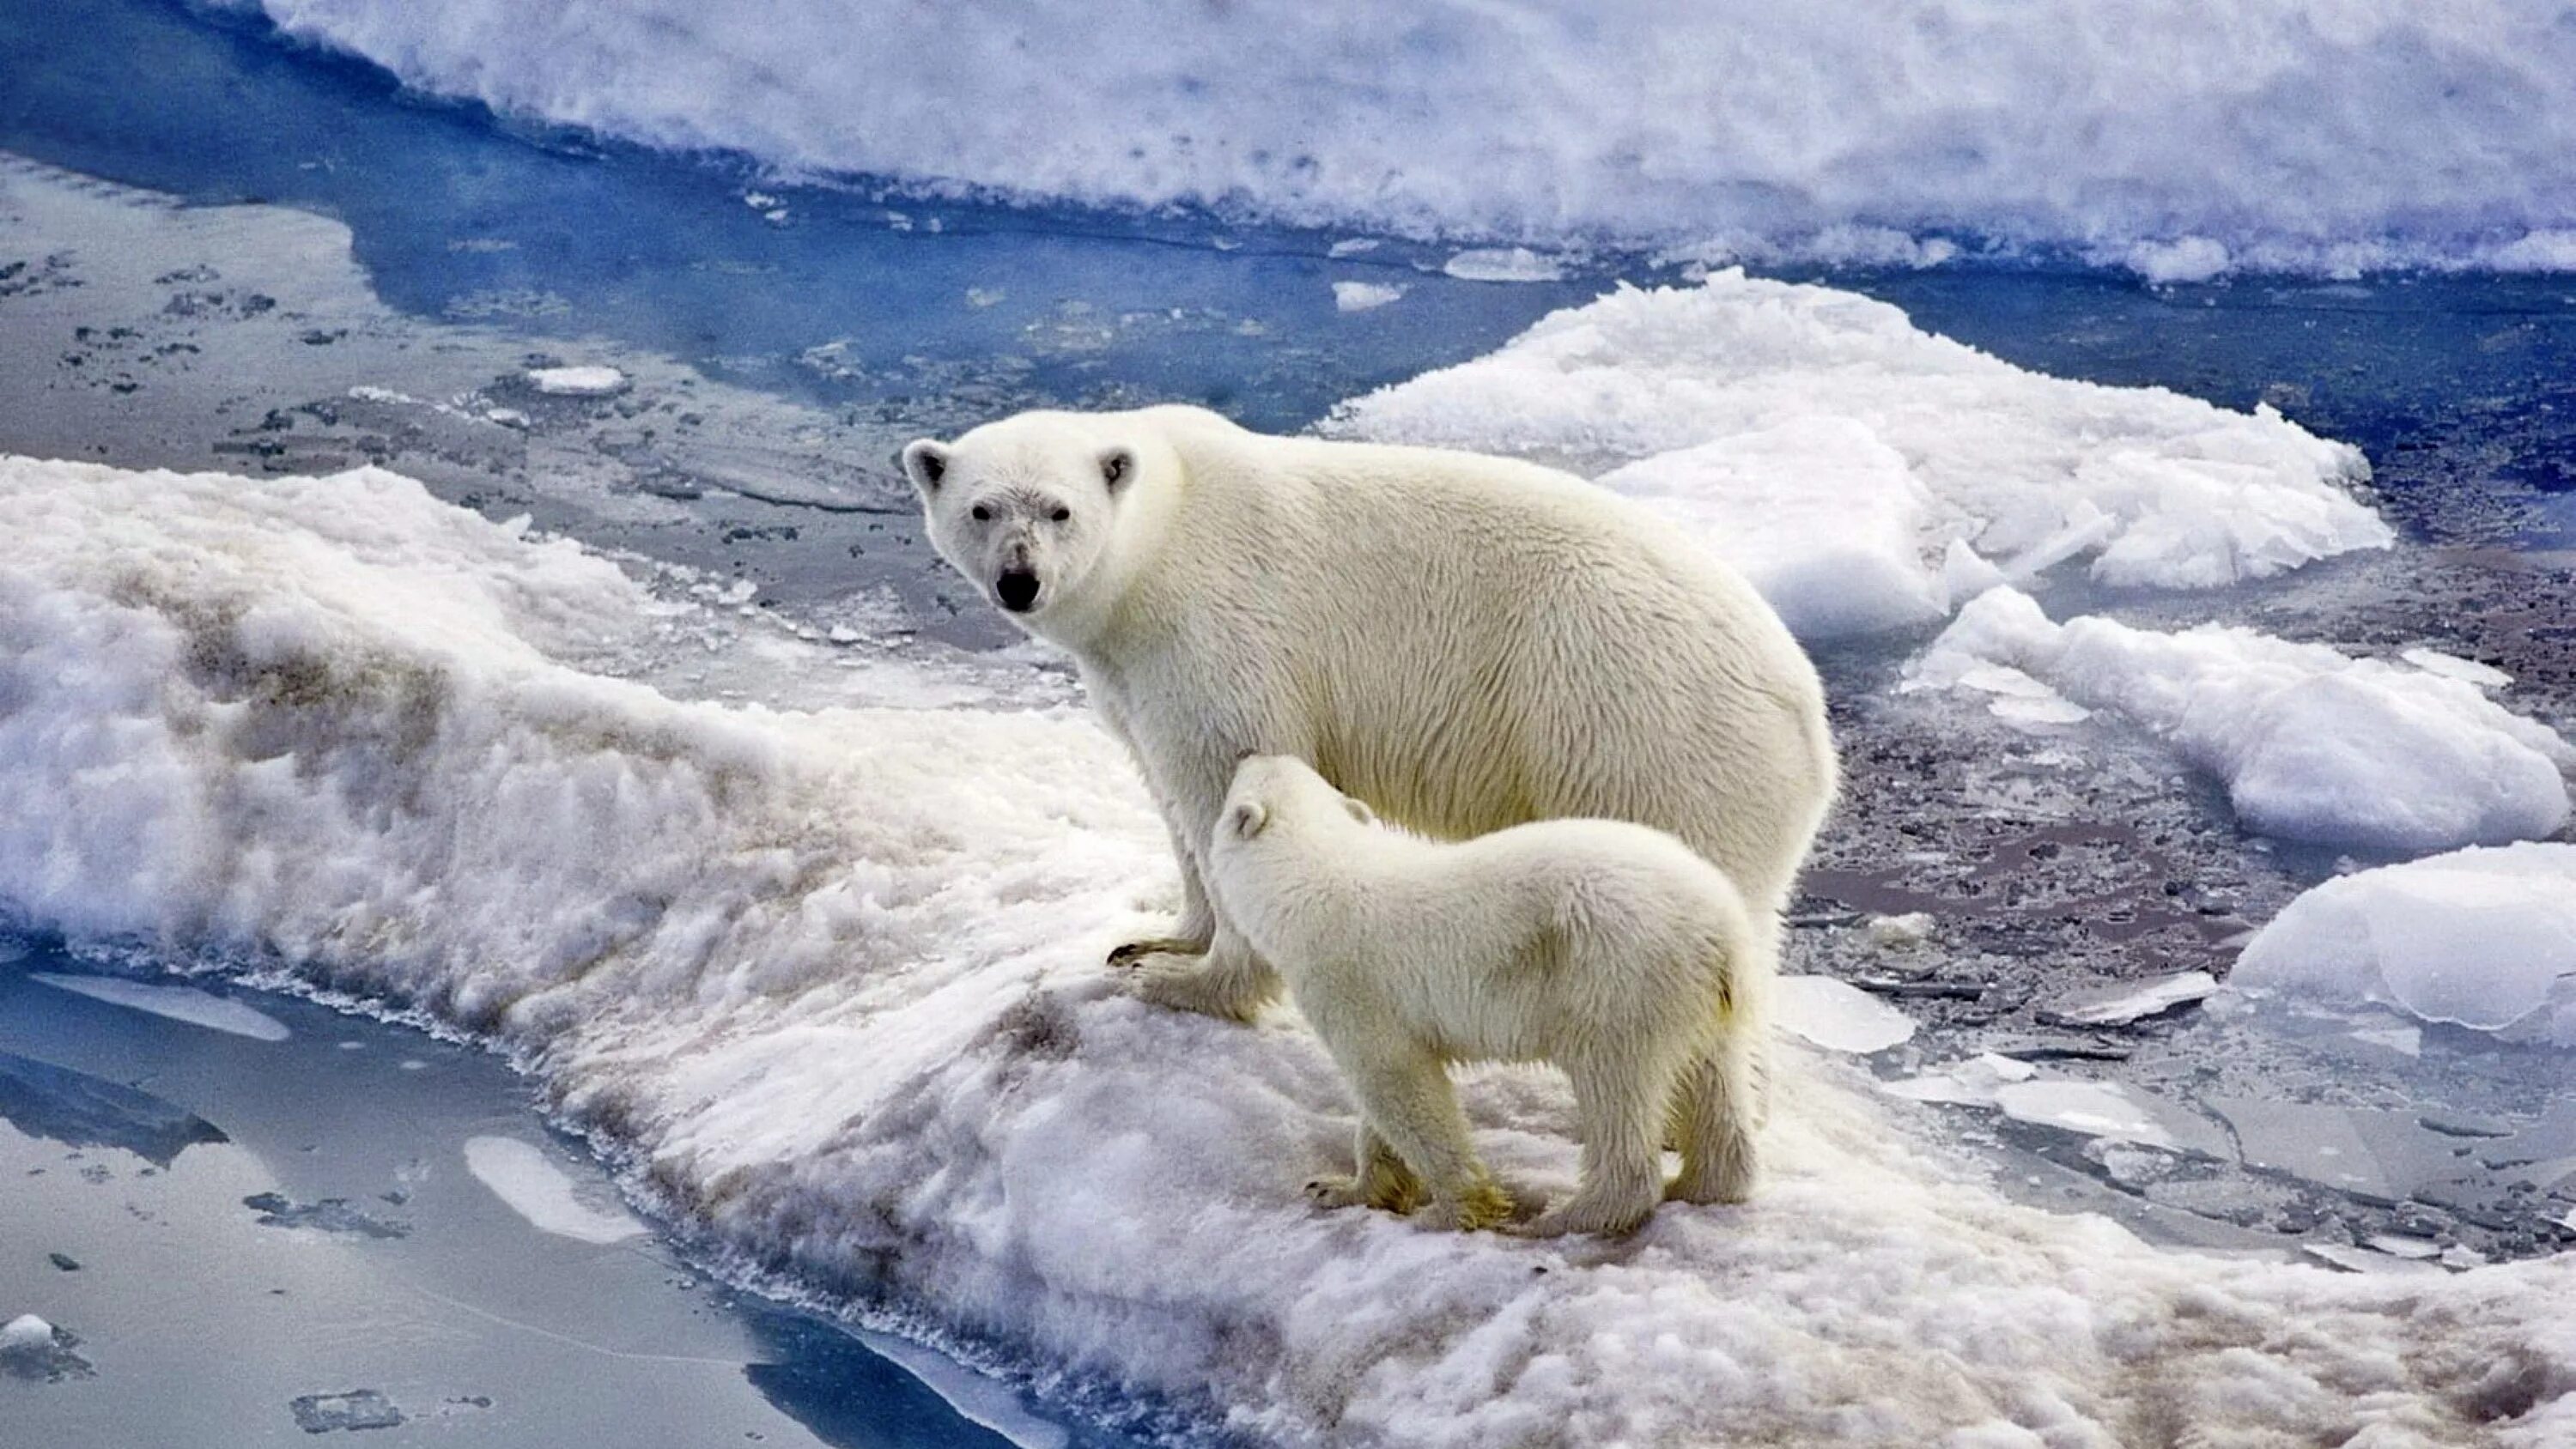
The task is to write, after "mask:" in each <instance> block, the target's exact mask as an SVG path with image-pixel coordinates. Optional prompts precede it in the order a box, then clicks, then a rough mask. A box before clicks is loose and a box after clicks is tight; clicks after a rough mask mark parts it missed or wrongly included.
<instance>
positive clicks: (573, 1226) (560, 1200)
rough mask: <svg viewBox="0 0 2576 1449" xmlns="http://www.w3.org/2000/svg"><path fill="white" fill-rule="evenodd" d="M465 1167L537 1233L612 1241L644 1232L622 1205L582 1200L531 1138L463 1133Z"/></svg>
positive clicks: (584, 1240)
mask: <svg viewBox="0 0 2576 1449" xmlns="http://www.w3.org/2000/svg"><path fill="white" fill-rule="evenodd" d="M465 1168H466V1170H467V1171H468V1172H471V1173H473V1174H474V1180H475V1181H477V1182H480V1183H482V1184H483V1185H484V1186H485V1187H488V1188H490V1189H491V1190H492V1195H493V1196H494V1197H497V1198H499V1199H500V1200H501V1201H502V1202H503V1203H504V1204H506V1205H507V1206H508V1207H509V1209H510V1211H512V1212H514V1213H517V1214H518V1215H519V1216H521V1217H523V1218H525V1219H527V1220H528V1222H529V1224H530V1225H531V1226H533V1227H535V1228H536V1229H537V1230H538V1231H539V1232H544V1233H552V1234H554V1235H555V1236H557V1237H560V1238H571V1239H573V1240H574V1241H576V1242H583V1243H616V1242H623V1241H625V1240H626V1239H628V1238H634V1237H641V1236H643V1233H644V1225H643V1224H642V1223H639V1222H637V1221H635V1219H634V1218H632V1217H630V1216H628V1215H627V1214H626V1213H625V1212H624V1211H623V1210H622V1209H621V1210H615V1211H612V1210H608V1209H603V1208H597V1207H593V1206H591V1205H590V1204H588V1203H585V1202H583V1201H581V1200H580V1198H579V1197H578V1196H576V1195H575V1192H574V1187H573V1180H572V1178H571V1177H570V1176H569V1175H568V1174H566V1173H565V1172H564V1170H563V1169H562V1168H560V1167H558V1166H556V1165H555V1164H554V1162H553V1161H552V1160H551V1159H550V1158H548V1157H547V1156H546V1154H545V1152H544V1150H543V1149H541V1148H539V1147H537V1146H536V1145H535V1144H533V1143H528V1142H522V1141H520V1140H519V1139H517V1138H515V1137H470V1138H467V1139H466V1142H465Z"/></svg>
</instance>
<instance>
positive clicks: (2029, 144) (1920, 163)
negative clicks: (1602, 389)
mask: <svg viewBox="0 0 2576 1449" xmlns="http://www.w3.org/2000/svg"><path fill="white" fill-rule="evenodd" d="M213 3H217V4H223V5H228V6H233V7H238V8H245V9H249V8H257V9H262V10H264V11H265V12H266V13H267V14H268V15H269V16H271V17H273V18H274V19H275V20H276V21H277V23H278V24H279V25H280V26H282V27H283V28H284V29H285V30H286V31H287V32H288V33H289V34H290V35H293V36H295V37H297V38H299V39H304V40H309V41H315V42H319V43H322V44H326V45H331V46H335V47H338V48H340V49H343V50H346V51H350V52H354V53H356V54H358V55H361V56H365V57H367V58H368V59H370V60H373V61H375V62H376V63H377V64H379V65H382V66H385V67H387V68H388V69H390V70H391V71H393V73H394V74H395V75H396V76H397V77H399V78H400V79H401V80H402V81H403V82H404V83H406V84H408V85H411V86H415V87H418V88H420V89H421V90H424V91H428V92H431V93H435V94H440V95H450V96H461V97H464V98H467V99H470V100H475V101H480V102H483V103H485V104H488V105H490V106H492V107H494V108H495V109H497V110H500V111H503V112H505V113H515V114H520V115H533V116H535V117H538V118H541V119H543V120H546V121H550V122H555V123H560V124H569V125H575V126H584V127H591V128H594V129H597V130H600V131H604V132H608V133H611V134H614V135H618V136H622V137H626V138H628V139H631V140H637V141H641V142H644V143H646V144H648V145H657V146H664V147H671V148H678V149H684V150H692V151H695V150H705V149H710V148H715V149H723V150H729V151H735V152H742V153H748V154H749V155H750V156H752V157H754V158H756V159H757V160H759V161H760V162H763V163H766V164H768V165H770V166H774V167H782V168H786V169H788V170H789V171H791V172H792V171H808V172H810V171H817V170H820V171H827V172H828V171H838V172H852V173H863V174H866V175H868V176H871V177H892V178H895V179H897V180H898V181H902V182H909V183H911V184H912V185H913V186H914V187H917V188H919V189H922V190H924V191H926V192H929V193H931V194H934V195H937V194H954V193H955V192H956V191H957V190H959V189H961V188H962V189H965V190H968V191H984V192H989V191H1000V192H1002V193H1005V194H1008V195H1012V196H1018V197H1050V198H1069V199H1072V200H1076V201H1084V202H1092V203H1098V204H1105V205H1111V206H1116V207H1120V208H1145V209H1152V208H1156V207H1161V206H1166V205H1169V204H1173V203H1181V204H1192V203H1195V204H1198V205H1202V206H1212V207H1217V208H1221V209H1224V210H1226V211H1228V212H1239V211H1249V212H1253V213H1256V214H1259V215H1263V216H1268V217H1273V218H1280V219H1285V220H1290V221H1295V222H1301V223H1313V224H1317V225H1323V226H1341V227H1359V228H1367V229H1392V230H1399V231H1405V232H1416V233H1446V234H1452V235H1458V236H1461V237H1477V238H1485V237H1492V238H1518V239H1520V240H1522V241H1528V242H1532V243H1533V244H1536V243H1537V242H1539V241H1545V240H1555V239H1559V238H1562V237H1564V236H1567V235H1569V234H1571V235H1578V236H1591V237H1600V238H1604V239H1610V240H1625V241H1640V242H1645V243H1648V244H1656V245H1661V244H1690V245H1691V246H1692V248H1693V250H1695V251H1696V252H1698V253H1699V254H1702V255H1716V256H1731V257H1739V258H1748V259H1754V260H1763V261H1825V262H1852V263H1859V264H1865V265H1866V264H1878V265H1887V264H1897V265H1908V264H1921V263H1923V262H1925V261H1932V260H1938V259H1940V258H1942V257H1945V256H1949V255H1954V254H1956V253H1957V252H1958V251H1960V250H1961V248H1960V247H1959V246H1958V245H1957V244H1956V243H1955V242H1953V241H1952V240H1950V239H1949V238H1950V237H1951V236H1953V235H1962V236H1973V237H1978V238H1983V239H1986V240H1991V241H1997V242H2002V243H2006V244H2013V243H2039V244H2045V245H2049V246H2052V247H2055V248H2057V249H2060V250H2072V251H2075V252H2077V253H2079V254H2082V255H2084V256H2087V257H2090V258H2093V259H2096V260H2099V261H2102V262H2107V263H2110V264H2114V265H2127V266H2131V267H2135V268H2137V269H2138V270H2139V271H2140V272H2141V273H2142V274H2144V275H2146V276H2148V277H2150V278H2152V279H2155V280H2157V281H2160V282H2184V281H2192V280H2198V279H2203V278H2207V277H2211V276H2214V275H2217V274H2218V273H2220V272H2222V271H2226V270H2229V269H2231V268H2238V267H2253V268H2281V267H2290V268H2300V269H2307V270H2313V271H2325V272H2347V271H2356V270H2360V269H2365V268H2373V267H2398V266H2418V265H2425V264H2435V265H2488V266H2500V267H2516V266H2518V267H2541V268H2548V267H2553V266H2554V267H2558V268H2567V267H2569V266H2570V265H2571V258H2576V234H2571V231H2570V229H2571V228H2576V201H2571V199H2570V198H2571V197H2576V147H2571V146H2570V145H2569V144H2568V140H2569V137H2570V136H2571V134H2576V80H2571V79H2570V77H2571V76H2576V40H2571V39H2570V37H2569V34H2568V31H2567V28H2566V27H2565V25H2564V24H2563V23H2561V22H2560V21H2559V20H2558V18H2557V12H2556V11H2554V10H2553V9H2552V8H2551V7H2550V6H2547V5H2512V4H2483V3H2482V4H2453V5H2389V4H2338V3H2332V0H2248V3H2245V4H2240V5H2235V6H2231V7H2229V8H2228V9H2227V11H2226V12H2225V14H2224V15H2222V16H2218V17H2215V18H2213V17H2211V16H2210V15H2208V14H2205V13H2202V12H2200V11H2198V10H2194V9H2190V8H2181V7H2164V6H2144V7H2125V6H2115V7H2109V8H2104V7H2100V6H2091V5H2077V4H2062V3H2061V4H2051V5H2011V6H1997V5H1995V4H1993V3H1991V0H1928V3H1905V0H1856V3H1852V4H1845V5H1834V6H1822V7H1819V6H1805V5H1787V4H1762V5H1723V6H1673V5H1668V4H1656V3H1651V0H1600V3H1590V4H1582V5H1575V4H1562V3H1559V4H1543V5H1515V6H1508V7H1499V8H1498V7H1492V6H1483V5H1460V6H1438V7H1428V8H1421V7H1409V8H1406V9H1404V10H1402V11H1399V12H1393V13H1390V12H1387V11H1384V10H1381V9H1379V8H1376V7H1370V6H1364V5H1360V4H1356V3H1352V0H1342V3H1338V4H1298V5H1278V4H1267V5H1205V6H1186V7H1173V6H1169V5H1157V4H1150V3H1145V0H1113V3H1105V4H1097V5H1084V6H1079V7H1069V8H1065V9H1062V10H1056V9H1028V10H1019V11H1013V12H1011V17H1010V20H1009V23H1007V24H1002V23H998V22H993V21H991V20H990V19H989V18H987V20H986V21H985V22H984V23H977V24H961V23H960V20H959V17H958V16H957V15H955V14H952V13H951V12H950V11H949V10H947V9H946V8H945V7H938V6H908V5H896V4H886V3H868V0H761V3H757V4H744V5H728V6H723V7H709V6H707V5H704V4H702V3H697V0H626V3H622V4H618V5H614V6H601V5H598V4H593V3H585V0H449V3H444V4H439V5H435V6H425V5H420V4H417V3H412V0H213ZM853 35H865V36H866V37H867V59H866V63H865V64H852V63H851V62H850V59H849V56H848V53H847V45H848V41H849V38H850V37H851V36H853ZM1254 57H1257V63H1248V59H1249V58H1254ZM744 200H745V203H746V204H748V205H752V206H754V207H755V208H758V209H761V210H763V211H764V213H765V212H766V211H768V210H771V209H774V208H767V207H763V206H762V203H766V202H774V201H776V200H777V198H776V197H774V196H767V195H759V196H753V195H746V196H745V197H744Z"/></svg>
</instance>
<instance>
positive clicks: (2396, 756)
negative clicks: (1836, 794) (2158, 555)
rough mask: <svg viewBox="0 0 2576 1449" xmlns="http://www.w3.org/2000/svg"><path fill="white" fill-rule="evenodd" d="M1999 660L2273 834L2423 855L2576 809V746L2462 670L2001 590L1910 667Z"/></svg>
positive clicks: (1965, 677) (2526, 828)
mask: <svg viewBox="0 0 2576 1449" xmlns="http://www.w3.org/2000/svg"><path fill="white" fill-rule="evenodd" d="M1997 667H2001V668H2005V669H2011V670H2015V671H2018V672H2019V673H2020V674H2022V675H2023V676H2025V677H2027V678H2030V679H2033V680H2036V681H2037V682H2038V683H2040V684H2042V685H2045V686H2047V688H2048V690H2049V691H2050V692H2051V693H2053V694H2054V695H2057V696H2061V697H2063V698H2065V699H2067V700H2069V701H2072V702H2073V703H2074V704H2076V705H2078V706H2081V707H2083V708H2085V709H2089V710H2092V711H2095V712H2109V713H2112V714H2115V715H2117V716H2118V717H2120V718H2121V719H2124V720H2126V721H2128V722H2130V723H2132V724H2134V725H2137V726H2139V727H2141V728H2144V729H2146V730H2148V731H2150V732H2152V733H2153V734H2155V735H2157V736H2159V737H2161V738H2163V739H2165V740H2168V741H2170V742H2171V743H2172V745H2173V746H2174V748H2175V749H2176V750H2177V751H2179V752H2180V753H2181V754H2182V755H2183V757H2184V758H2185V759H2187V760H2189V761H2190V762H2191V763H2193V764H2194V765H2196V766H2198V767H2200V768H2201V769H2204V770H2207V771H2209V772H2210V773H2211V774H2213V775H2215V776H2217V777H2218V778H2219V779H2220V780H2221V781H2223V782H2224V783H2225V784H2226V786H2227V794H2228V799H2229V801H2230V803H2232V804H2233V805H2234V807H2235V809H2236V813H2237V815H2238V817H2239V818H2240V819H2242V820H2243V821H2244V822H2245V824H2246V825H2247V826H2248V827H2250V828H2251V829H2254V830H2257V831H2260V832H2262V833H2264V834H2267V835H2278V836H2281V837H2283V838H2285V839H2291V840H2308V841H2317V842H2320V843H2325V844H2336V845H2351V846H2361V847H2367V848H2371V849H2377V850H2389V851H2409V852H2415V851H2432V850H2446V849H2450V848H2453V847H2456V846H2461V845H2469V844H2501V843H2503V842H2506V841H2511V840H2520V839H2532V838H2536V837H2540V836H2545V835H2548V834H2551V833H2552V832H2554V831H2556V830H2557V829H2558V828H2559V826H2561V825H2562V824H2564V823H2566V820H2567V814H2568V799H2567V786H2566V781H2565V779H2564V777H2563V776H2562V774H2561V771H2562V769H2563V767H2564V766H2566V765H2568V764H2571V763H2576V750H2570V748H2569V747H2568V745H2567V742H2566V741H2564V740H2562V739H2560V738H2559V736H2558V735H2557V733H2556V732H2555V731H2553V730H2551V729H2550V728H2549V727H2548V726H2547V725H2544V724H2541V723H2539V722H2538V721H2536V720H2530V719H2526V718H2524V717H2522V716H2520V715H2517V714H2514V713H2513V712H2512V711H2510V710H2508V709H2506V708H2504V707H2503V706H2502V705H2500V704H2498V703H2497V702H2496V701H2494V700H2492V699H2489V698H2488V697H2487V696H2486V694H2485V693H2483V692H2482V691H2481V690H2480V689H2479V687H2478V686H2477V685H2476V684H2473V683H2470V682H2468V681H2466V680H2463V679H2460V678H2458V677H2456V674H2455V673H2454V672H2452V671H2448V670H2445V671H2440V672H2427V671H2425V670H2423V669H2420V668H2414V667H2409V666H2406V665H2400V664H2392V663H2390V662H2388V661H2386V660H2379V659H2357V658H2354V657H2352V656H2350V655H2347V654H2344V653H2342V652H2340V651H2338V650H2336V649H2334V648H2331V647H2329V646H2327V645H2323V644H2308V643H2294V642H2291V641H2289V640H2284V639H2277V638H2273V637H2271V636H2269V635H2266V634H2262V633H2259V632H2257V631H2255V630H2252V629H2247V628H2241V627H2236V626H2230V625H2219V624H2206V625H2202V626H2200V627H2198V628H2194V629H2186V630H2183V631H2181V632H2178V633H2165V632H2161V631H2158V630H2153V629H2141V628H2135V627H2132V626H2130V625H2126V624H2122V623H2120V622H2118V621H2116V620H2113V619H2109V618H2105V617H2102V616H2099V615H2084V616H2082V617H2078V618H2074V619H2069V620H2067V621H2065V622H2064V623H2062V624H2061V623H2057V622H2054V621H2052V620H2050V619H2049V618H2048V616H2047V615H2046V614H2044V613H2043V612H2041V610H2040V607H2039V605H2038V604H2037V603H2036V602H2035V601H2033V600H2032V599H2031V598H2030V597H2029V596H2028V595H2026V594H2023V593H2021V592H2019V591H2017V590H2014V589H2011V588H2008V587H2007V588H1996V589H1992V590H1989V591H1988V592H1986V593H1984V594H1981V595H1979V596H1978V597H1977V598H1976V599H1974V600H1972V601H1971V602H1970V603H1969V604H1968V605H1967V606H1966V607H1965V608H1964V609H1962V610H1961V611H1960V613H1959V617H1958V618H1957V619H1956V620H1955V621H1953V622H1952V623H1951V625H1950V627H1949V628H1948V629H1947V630H1945V631H1944V632H1943V633H1942V635H1941V636H1940V637H1939V638H1938V639H1936V640H1934V641H1933V643H1932V646H1931V647H1930V648H1929V649H1928V650H1927V651H1925V654H1924V656H1923V658H1922V659H1921V660H1920V661H1919V662H1918V664H1917V666H1916V669H1915V678H1916V680H1917V681H1918V682H1921V683H1927V684H1935V685H1938V684H1953V685H1977V686H1979V687H1987V688H1990V687H1991V686H1985V685H1979V681H1980V680H1981V679H1982V678H1983V677H1984V676H1985V675H1986V674H1987V673H1988V672H1989V671H1991V670H1993V669H1995V668H1997ZM1998 698H1999V699H2000V700H2006V701H2011V700H2019V699H2021V698H2023V696H2022V695H2021V694H2020V693H2019V692H2017V691H2012V690H2006V691H2004V692H2002V693H2001V694H1999V695H1998Z"/></svg>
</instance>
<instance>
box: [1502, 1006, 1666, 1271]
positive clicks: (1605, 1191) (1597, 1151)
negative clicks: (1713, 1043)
mask: <svg viewBox="0 0 2576 1449" xmlns="http://www.w3.org/2000/svg"><path fill="white" fill-rule="evenodd" d="M1628 1045H1631V1046H1632V1047H1633V1046H1635V1045H1636V1044H1633V1043H1631V1044H1628ZM1667 1060H1669V1058H1667ZM1560 1065H1561V1066H1563V1067H1564V1068H1565V1072H1566V1075H1567V1076H1568V1077H1570V1078H1572V1079H1573V1083H1574V1106H1575V1117H1576V1119H1577V1121H1578V1122H1579V1123H1580V1124H1581V1126H1582V1128H1583V1181H1582V1184H1581V1185H1580V1186H1578V1187H1576V1188H1575V1190H1574V1195H1573V1196H1572V1197H1569V1198H1567V1199H1566V1200H1565V1201H1563V1202H1561V1203H1558V1204H1556V1205H1555V1206H1553V1207H1551V1208H1549V1209H1548V1210H1547V1211H1545V1212H1543V1213H1540V1214H1539V1215H1538V1216H1537V1217H1536V1218H1534V1219H1532V1220H1531V1221H1530V1222H1529V1223H1528V1224H1526V1225H1525V1226H1523V1227H1521V1228H1520V1229H1518V1231H1520V1232H1522V1233H1524V1234H1526V1235H1528V1236H1530V1237H1533V1238H1552V1237H1556V1236H1557V1235H1559V1234H1562V1233H1608V1234H1617V1233H1628V1232H1634V1231H1635V1230H1636V1228H1637V1225H1638V1224H1640V1223H1642V1222H1644V1221H1645V1220H1646V1217H1647V1215H1648V1214H1649V1213H1652V1212H1653V1211H1654V1210H1655V1204H1656V1202H1658V1201H1659V1200H1661V1198H1662V1196H1663V1185H1664V1169H1663V1151H1662V1148H1661V1137H1662V1131H1661V1129H1662V1127H1663V1125H1664V1107H1665V1104H1666V1102H1667V1101H1668V1100H1669V1098H1670V1096H1671V1092H1672V1081H1673V1072H1672V1070H1671V1069H1670V1068H1658V1067H1656V1066H1655V1065H1654V1062H1653V1059H1652V1058H1651V1057H1646V1056H1644V1055H1643V1054H1642V1053H1641V1054H1640V1055H1638V1056H1626V1055H1622V1054H1617V1053H1609V1052H1602V1053H1586V1054H1585V1055H1583V1056H1580V1057H1575V1058H1572V1059H1569V1060H1567V1061H1564V1062H1562V1063H1560Z"/></svg>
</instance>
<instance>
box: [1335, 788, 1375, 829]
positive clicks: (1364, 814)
mask: <svg viewBox="0 0 2576 1449" xmlns="http://www.w3.org/2000/svg"><path fill="white" fill-rule="evenodd" d="M1342 805H1343V808H1345V809H1347V810H1349V811H1350V812H1351V818H1352V819H1353V820H1356V821H1358V822H1359V823H1361V824H1362V825H1375V824H1376V823H1377V812H1376V811H1374V810H1371V809H1370V808H1368V802H1367V801H1366V800H1354V799H1352V798H1351V797H1350V796H1348V795H1345V796H1343V797H1342Z"/></svg>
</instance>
